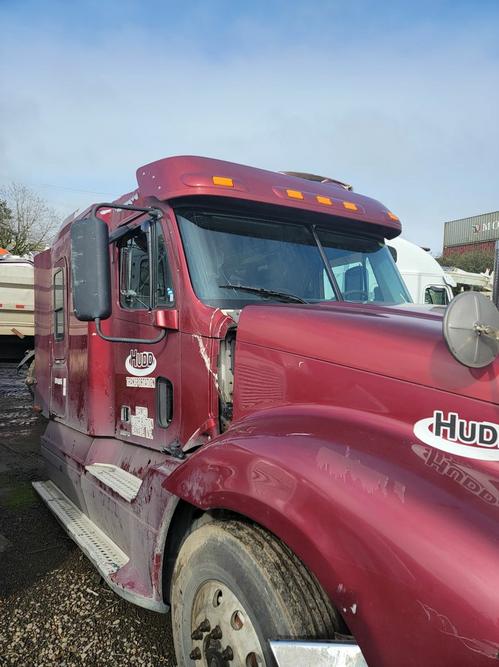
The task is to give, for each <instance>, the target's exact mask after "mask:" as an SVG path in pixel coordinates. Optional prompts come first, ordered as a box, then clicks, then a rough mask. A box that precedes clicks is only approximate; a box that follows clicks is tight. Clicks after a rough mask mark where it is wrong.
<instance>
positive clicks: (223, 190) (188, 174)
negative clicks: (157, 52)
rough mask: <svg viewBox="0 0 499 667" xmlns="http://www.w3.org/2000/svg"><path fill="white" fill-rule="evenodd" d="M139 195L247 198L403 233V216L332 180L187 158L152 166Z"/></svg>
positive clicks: (140, 174)
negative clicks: (320, 179) (401, 221)
mask: <svg viewBox="0 0 499 667" xmlns="http://www.w3.org/2000/svg"><path fill="white" fill-rule="evenodd" d="M137 183H138V186H139V187H138V195H139V196H140V197H156V198H158V199H160V200H173V199H177V198H180V197H186V196H192V195H204V196H219V197H224V198H234V199H244V200H247V201H255V202H260V203H264V204H271V205H281V206H287V207H290V208H299V209H304V210H309V211H315V212H318V213H325V214H329V215H332V216H335V217H338V216H339V217H342V218H350V219H352V220H356V221H358V222H365V223H366V224H374V225H376V226H377V227H382V228H383V229H384V236H385V237H386V238H393V237H395V236H398V234H400V230H401V225H400V220H399V219H398V217H397V216H395V215H394V214H393V213H391V212H390V211H389V210H388V209H387V208H386V207H385V206H383V204H381V203H380V202H378V201H376V200H375V199H371V198H370V197H366V196H364V195H360V194H357V193H354V192H352V191H350V190H347V189H346V188H345V184H343V183H341V182H340V181H334V180H332V179H325V180H323V181H319V180H311V179H310V178H306V177H304V175H290V174H289V173H288V174H285V173H281V172H274V171H267V170H265V169H257V168H255V167H247V166H244V165H241V164H236V163H234V162H226V161H224V160H215V159H211V158H206V157H197V156H189V155H183V156H178V157H168V158H164V159H162V160H157V161H156V162H151V163H150V164H146V165H144V166H143V167H140V168H139V169H138V170H137Z"/></svg>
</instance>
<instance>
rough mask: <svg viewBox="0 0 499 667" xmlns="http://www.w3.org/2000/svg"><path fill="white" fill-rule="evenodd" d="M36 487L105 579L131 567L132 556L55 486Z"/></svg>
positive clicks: (39, 484)
mask: <svg viewBox="0 0 499 667" xmlns="http://www.w3.org/2000/svg"><path fill="white" fill-rule="evenodd" d="M33 487H34V489H35V491H37V493H38V494H39V495H40V496H41V498H42V500H44V502H45V503H46V504H47V506H48V508H49V509H50V510H51V511H52V512H53V513H54V514H55V516H56V517H57V518H58V519H59V521H60V522H61V524H62V525H63V527H64V529H65V531H66V532H67V533H68V535H69V537H71V539H72V540H74V541H75V542H76V544H77V545H78V546H79V547H80V549H81V550H82V551H83V553H84V554H85V555H86V556H87V558H88V559H89V560H90V561H91V562H92V563H93V564H94V566H95V567H96V568H97V569H98V570H99V572H100V573H101V574H102V576H103V577H104V578H105V579H107V580H108V579H109V577H110V576H111V574H113V573H114V572H116V571H117V570H119V569H120V568H121V567H123V566H124V565H126V564H127V563H128V560H129V558H128V556H127V555H126V554H125V553H124V552H123V551H121V549H120V548H119V547H118V546H117V545H116V544H115V543H114V542H113V541H112V540H110V539H109V537H108V536H107V535H106V534H105V533H104V532H102V530H101V529H100V528H98V527H97V526H96V525H95V523H94V522H93V521H91V520H90V519H89V518H88V517H87V516H86V515H85V514H84V513H83V512H82V511H81V510H80V509H78V508H77V507H76V505H75V504H74V503H73V502H71V500H69V498H68V497H67V496H66V495H65V494H64V493H63V492H62V491H61V490H60V489H59V488H58V487H57V486H56V485H55V484H54V483H53V482H51V481H48V482H33Z"/></svg>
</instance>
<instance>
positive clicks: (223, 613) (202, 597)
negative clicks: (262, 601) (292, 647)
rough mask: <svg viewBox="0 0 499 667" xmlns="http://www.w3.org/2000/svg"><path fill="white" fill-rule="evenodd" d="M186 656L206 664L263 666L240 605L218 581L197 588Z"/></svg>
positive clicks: (217, 666) (212, 666) (255, 637)
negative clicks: (189, 646) (189, 649)
mask: <svg viewBox="0 0 499 667" xmlns="http://www.w3.org/2000/svg"><path fill="white" fill-rule="evenodd" d="M191 649H192V650H191V653H190V658H191V659H192V660H194V661H195V662H196V664H198V665H204V666H206V667H232V666H233V665H234V666H235V665H239V666H241V667H266V663H265V658H264V656H263V650H262V647H261V644H260V640H259V639H258V635H257V632H256V630H255V627H254V625H253V623H252V622H251V619H250V616H249V614H248V613H247V611H246V609H245V608H244V605H243V604H242V603H241V601H240V600H239V599H238V598H237V596H236V595H235V594H234V593H233V592H232V591H231V589H230V588H228V587H227V586H226V585H225V584H223V583H222V582H220V581H216V580H210V581H206V582H205V583H204V584H203V585H202V586H201V587H200V588H199V589H198V591H197V593H196V595H195V597H194V602H193V606H192V614H191Z"/></svg>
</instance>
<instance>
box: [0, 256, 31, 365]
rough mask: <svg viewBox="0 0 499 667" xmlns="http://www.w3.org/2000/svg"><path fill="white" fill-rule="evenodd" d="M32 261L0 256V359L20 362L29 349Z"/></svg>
mask: <svg viewBox="0 0 499 667" xmlns="http://www.w3.org/2000/svg"><path fill="white" fill-rule="evenodd" d="M33 283H34V273H33V262H32V261H31V260H29V259H25V258H23V257H16V256H13V255H8V254H2V255H0V359H2V360H6V359H9V360H11V361H20V360H21V358H22V357H23V355H24V353H25V352H26V350H28V349H30V348H32V347H33V341H34V335H35V321H34V288H33Z"/></svg>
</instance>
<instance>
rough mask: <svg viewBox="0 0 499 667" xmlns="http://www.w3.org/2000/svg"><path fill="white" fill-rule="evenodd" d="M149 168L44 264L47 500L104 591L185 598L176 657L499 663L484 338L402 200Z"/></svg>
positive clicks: (78, 224)
mask: <svg viewBox="0 0 499 667" xmlns="http://www.w3.org/2000/svg"><path fill="white" fill-rule="evenodd" d="M137 182H138V187H137V189H136V190H135V191H133V192H132V193H129V194H127V195H124V196H123V197H121V198H120V199H118V200H117V201H115V202H111V203H108V202H104V203H99V204H95V205H94V206H92V207H90V208H89V209H88V210H87V211H85V212H84V213H83V214H81V215H80V216H78V217H77V218H70V219H68V220H67V221H65V223H64V224H63V227H62V229H61V231H60V233H59V235H58V237H57V239H56V241H55V243H54V245H53V247H52V248H51V249H50V250H47V251H45V252H44V253H41V254H40V255H38V256H37V257H36V258H35V285H36V288H35V311H36V355H37V357H36V358H37V366H36V372H37V385H36V397H35V400H36V402H37V404H38V405H39V406H40V409H41V410H42V411H43V413H44V414H45V416H46V417H47V418H48V425H47V429H46V432H45V434H44V436H43V438H42V442H41V447H42V452H43V455H44V457H45V460H46V464H47V471H48V476H49V480H48V481H45V482H37V483H35V488H36V489H37V491H38V492H39V493H40V495H41V497H42V498H43V499H44V500H45V501H46V502H47V504H48V505H49V507H50V508H51V509H52V511H53V512H54V514H55V515H56V516H57V518H58V519H59V520H60V521H61V522H62V524H63V525H64V527H65V528H66V530H67V531H68V533H69V534H70V535H71V536H72V537H73V539H75V541H76V542H77V543H78V544H79V546H80V548H81V549H82V550H83V551H84V553H86V554H87V556H88V557H89V558H90V560H91V561H92V562H93V563H94V564H95V566H96V567H97V568H98V570H99V571H100V572H101V574H102V576H103V577H104V579H105V581H106V582H107V583H108V585H109V586H111V588H112V589H113V590H114V591H116V593H118V594H119V595H121V596H123V597H125V598H126V599H128V600H130V601H132V602H134V603H136V604H138V605H141V606H143V607H146V608H148V609H151V610H155V611H158V612H166V611H167V610H168V609H169V608H170V607H171V613H172V624H173V634H174V640H175V648H176V653H177V660H178V662H179V664H180V665H208V666H209V667H212V665H215V666H216V665H223V666H230V665H231V664H234V665H248V666H249V667H258V666H266V667H270V666H275V665H279V666H280V667H284V666H286V665H291V664H310V665H312V664H313V665H317V666H320V665H322V664H324V665H332V664H339V663H336V662H334V660H338V659H340V658H341V659H342V660H346V659H347V658H348V659H351V660H353V661H355V662H354V663H352V664H355V665H359V666H360V665H365V664H366V662H367V664H369V665H370V667H372V666H374V667H376V666H383V667H390V666H391V665H400V664H404V665H407V666H410V665H414V666H416V665H421V664H435V665H436V664H453V665H463V666H464V665H469V664H474V665H477V666H478V665H482V664H483V665H485V664H487V665H488V664H490V660H492V659H493V658H494V657H495V656H496V655H497V653H498V651H499V644H498V643H497V636H498V632H497V631H498V630H499V626H498V620H497V619H498V614H497V611H498V606H497V599H496V596H494V595H493V594H492V591H493V590H494V586H493V582H495V583H497V584H499V579H498V575H497V572H496V567H495V565H496V564H497V555H498V537H499V533H498V528H497V526H498V523H497V518H498V515H497V511H498V510H497V506H498V504H499V502H498V495H497V489H498V488H499V476H498V474H497V470H496V466H497V463H494V462H493V461H497V460H499V455H498V454H499V444H498V443H499V425H498V424H497V405H498V400H499V394H498V383H497V378H498V374H499V367H498V362H497V360H495V351H496V350H495V347H494V345H495V343H494V342H493V338H492V337H491V336H492V334H490V332H489V333H485V332H484V333H483V336H488V338H487V341H488V340H489V338H490V340H491V341H492V342H491V343H490V345H488V343H487V345H488V347H487V349H486V351H485V352H484V355H485V356H484V357H483V359H485V361H486V362H487V363H486V368H485V367H484V368H482V369H480V368H478V367H475V368H471V367H470V366H469V365H468V366H466V365H465V364H463V363H460V362H459V361H458V360H457V359H456V358H455V356H456V355H454V356H453V353H452V350H451V349H449V346H448V344H446V342H445V340H444V338H443V336H442V321H443V318H444V309H443V308H441V307H433V308H428V307H426V308H425V307H418V306H415V305H414V304H412V303H411V297H410V295H409V293H408V291H407V288H406V287H405V285H404V283H403V281H402V279H401V277H400V274H399V272H398V270H397V268H396V265H395V262H394V261H393V258H392V255H391V253H390V252H389V250H388V248H387V247H386V245H385V241H384V239H385V238H392V237H395V236H397V235H398V234H399V233H400V229H401V225H400V221H399V220H398V218H397V216H395V215H394V214H393V213H391V212H390V211H389V210H388V209H387V208H386V207H385V206H383V205H382V204H380V203H379V202H377V201H376V200H373V199H371V198H368V197H365V196H362V195H359V194H357V193H354V192H353V191H352V190H351V188H350V186H346V185H345V184H343V183H340V182H338V181H335V180H334V179H328V178H322V177H316V176H313V175H303V174H300V175H290V174H282V173H274V172H267V171H264V170H260V169H255V168H250V167H244V166H242V165H237V164H233V163H228V162H222V161H218V160H211V159H207V158H199V157H175V158H166V159H164V160H160V161H158V162H154V163H152V164H149V165H146V166H144V167H141V168H140V169H138V171H137ZM491 317H492V320H493V321H492V325H493V326H496V325H497V323H495V320H494V317H495V315H494V313H492V315H491ZM492 325H491V326H492ZM497 326H499V325H497ZM491 331H492V329H491ZM489 334H490V335H489ZM476 335H478V334H476ZM483 336H482V340H483ZM480 349H481V348H480ZM456 354H458V353H456ZM487 355H489V356H487ZM477 358H478V357H477ZM481 361H482V357H481V356H480V360H479V362H480V363H481ZM477 363H478V362H477ZM484 363H485V362H484ZM473 424H474V425H475V426H473ZM452 429H454V430H452ZM439 440H442V441H443V440H445V441H446V442H447V441H448V442H450V444H451V445H452V443H454V444H455V445H456V446H459V447H465V450H464V451H465V454H464V455H463V454H462V452H463V450H462V449H458V450H456V449H454V450H452V447H451V449H450V450H449V449H447V450H445V446H443V445H442V443H441V442H440V441H439ZM435 443H436V445H435ZM456 443H457V444H456ZM456 451H458V452H459V453H457V454H456ZM485 455H487V456H488V457H489V458H487V456H485ZM494 457H495V458H494ZM471 573H473V575H471ZM471 577H472V578H473V582H474V583H473V587H472V588H471ZM456 582H458V583H456ZM463 637H466V638H467V639H466V640H463ZM470 660H474V661H475V662H470ZM341 664H343V663H341Z"/></svg>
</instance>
